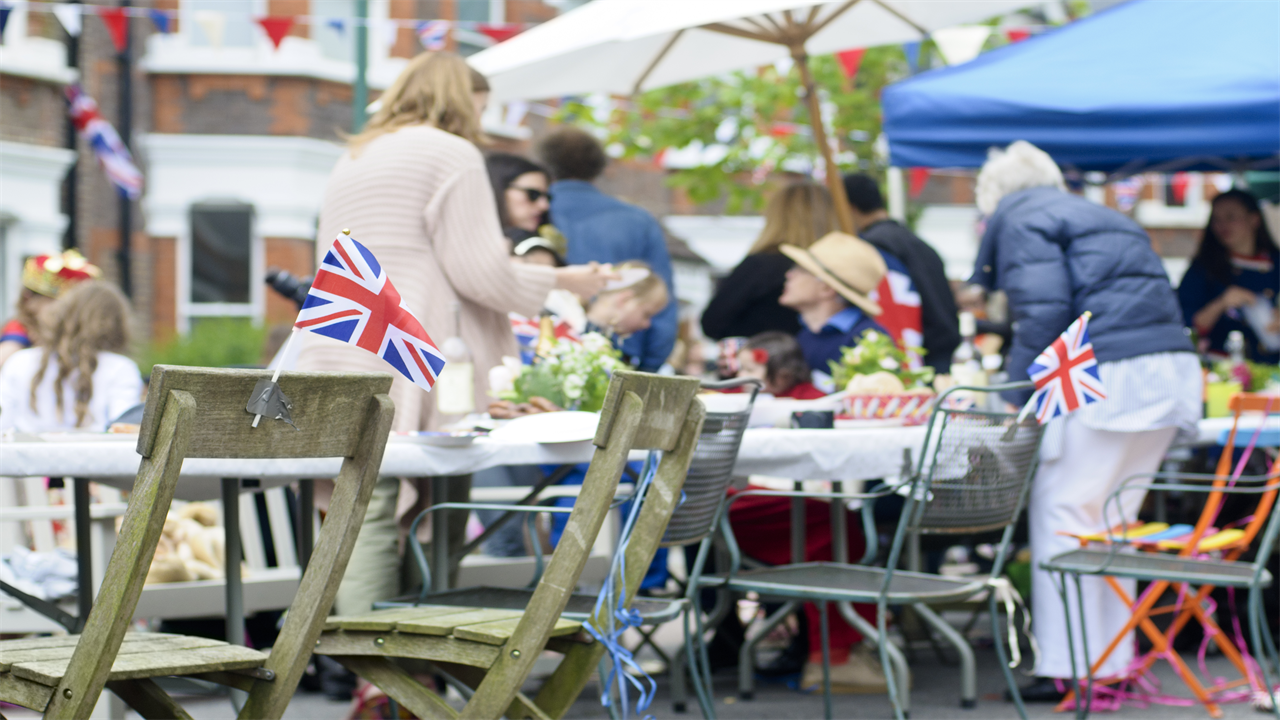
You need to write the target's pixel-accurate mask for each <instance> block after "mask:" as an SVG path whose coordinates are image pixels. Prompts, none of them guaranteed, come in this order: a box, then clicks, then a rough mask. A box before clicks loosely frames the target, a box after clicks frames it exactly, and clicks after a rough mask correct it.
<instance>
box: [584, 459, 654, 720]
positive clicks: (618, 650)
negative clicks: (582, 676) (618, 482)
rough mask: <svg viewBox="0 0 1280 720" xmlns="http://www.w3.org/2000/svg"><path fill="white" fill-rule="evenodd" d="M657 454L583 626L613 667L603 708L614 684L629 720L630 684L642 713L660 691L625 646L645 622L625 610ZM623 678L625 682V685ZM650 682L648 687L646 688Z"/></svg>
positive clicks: (636, 613)
mask: <svg viewBox="0 0 1280 720" xmlns="http://www.w3.org/2000/svg"><path fill="white" fill-rule="evenodd" d="M657 470H658V463H657V452H656V451H652V450H651V451H650V452H649V457H647V458H645V461H644V467H643V468H641V470H640V482H639V483H637V485H636V491H635V493H634V495H633V496H632V497H633V498H634V499H633V500H632V502H631V510H630V512H628V513H627V521H626V523H625V524H624V525H623V527H622V533H621V534H620V536H619V539H618V548H617V550H615V551H614V553H613V562H612V563H611V567H610V568H609V577H608V579H606V580H605V583H604V587H603V588H601V589H600V595H599V597H597V598H596V607H595V612H594V613H592V620H589V621H587V622H586V623H584V627H586V629H587V632H589V633H591V636H592V637H594V638H595V639H596V640H597V641H598V642H599V643H600V644H601V645H603V646H604V649H605V652H606V653H608V655H609V662H610V664H611V665H612V668H611V669H610V670H609V675H608V676H607V677H606V678H605V683H604V691H603V692H602V693H601V695H600V705H601V706H603V707H606V708H607V707H609V705H610V703H611V702H612V699H611V698H610V694H611V690H612V689H613V686H614V683H615V682H616V683H617V685H618V696H619V697H620V698H621V700H622V717H623V720H626V718H627V713H628V711H629V709H630V708H629V702H628V697H627V685H628V684H630V685H631V686H633V687H635V689H636V690H637V691H638V692H639V694H640V695H639V697H638V698H636V712H637V713H643V712H644V711H645V710H648V709H649V705H650V704H652V703H653V696H654V693H655V692H656V691H657V689H658V683H657V682H656V681H655V680H654V679H653V678H652V677H650V676H649V673H647V672H645V671H644V669H643V668H641V667H640V665H639V664H638V663H636V661H635V657H634V656H633V655H632V653H631V651H630V650H628V649H626V648H625V647H623V645H622V634H623V633H624V632H626V631H627V628H632V627H640V623H641V622H642V621H643V618H642V617H641V615H640V613H639V611H637V610H632V609H631V608H628V607H626V599H627V545H628V544H629V543H630V542H631V531H632V529H633V528H634V527H635V523H636V518H637V517H639V515H640V506H641V505H642V504H643V502H644V495H645V493H646V492H647V491H648V489H649V486H650V485H652V484H653V477H654V475H656V474H657ZM606 603H607V604H608V605H607V606H608V607H611V608H613V611H612V612H611V613H609V614H607V615H605V618H606V623H605V627H603V628H597V627H595V625H594V618H596V617H599V616H600V611H601V610H603V609H604V608H605V607H606ZM628 668H630V669H632V670H634V671H635V672H636V673H637V674H638V675H639V676H640V677H636V676H634V675H632V674H630V673H628V672H626V670H627V669H628ZM623 679H625V680H626V682H623ZM646 683H647V686H646ZM651 718H652V716H651V715H646V716H644V720H651Z"/></svg>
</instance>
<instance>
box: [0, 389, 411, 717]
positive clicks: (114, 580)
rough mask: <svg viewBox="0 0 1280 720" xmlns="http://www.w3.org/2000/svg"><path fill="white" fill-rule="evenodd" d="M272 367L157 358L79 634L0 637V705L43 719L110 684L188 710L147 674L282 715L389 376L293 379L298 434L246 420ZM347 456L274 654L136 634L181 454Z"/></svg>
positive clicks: (330, 578)
mask: <svg viewBox="0 0 1280 720" xmlns="http://www.w3.org/2000/svg"><path fill="white" fill-rule="evenodd" d="M269 377H270V373H269V372H267V371H253V370H212V369H208V368H190V367H172V366H165V365H157V366H156V367H155V369H154V370H152V373H151V389H150V393H149V396H148V399H147V406H146V414H145V415H144V417H143V421H142V429H141V431H140V433H139V436H138V454H140V455H141V456H142V465H141V467H140V468H139V469H138V476H137V480H136V481H135V482H134V486H133V492H132V493H131V494H130V496H129V507H128V510H126V511H125V515H124V520H123V524H122V526H121V528H120V534H119V537H118V538H117V540H116V546H115V550H114V551H113V552H112V554H111V561H110V563H109V564H108V565H107V569H106V574H105V576H104V579H103V582H102V586H101V588H100V589H99V591H98V597H97V600H96V602H95V604H94V606H93V610H92V611H91V612H90V613H89V618H88V621H87V622H86V623H85V627H84V632H83V633H82V634H80V635H69V636H62V637H46V638H35V639H30V640H12V641H6V642H0V700H3V701H6V702H11V703H15V704H17V705H22V706H24V707H28V708H31V709H33V710H37V711H41V712H43V713H44V715H45V717H46V718H55V717H56V718H85V717H88V716H89V713H90V712H92V710H93V707H94V705H95V703H96V702H97V701H98V696H99V695H100V694H101V693H102V688H103V686H104V685H105V686H106V687H107V688H109V689H110V690H111V691H112V692H114V693H116V694H117V695H119V696H120V697H121V698H122V699H123V700H124V701H125V702H126V703H128V704H129V705H130V706H132V707H133V708H134V709H135V710H137V711H138V713H139V714H141V715H142V716H143V717H145V718H161V717H163V718H188V717H189V715H188V714H187V713H186V712H185V711H184V710H183V709H182V707H181V706H180V705H178V704H177V703H176V702H174V700H173V699H172V698H170V697H169V696H168V695H167V694H165V692H164V691H163V690H162V689H161V688H160V686H159V685H157V684H156V683H155V681H154V680H152V678H155V677H160V676H169V675H182V676H190V677H197V678H200V679H204V680H209V681H212V682H216V683H220V684H223V685H228V686H231V687H235V688H239V689H241V690H245V691H248V693H249V695H248V701H247V702H246V704H245V706H244V708H243V709H242V710H241V712H240V717H242V718H278V717H280V716H281V715H282V714H283V713H284V709H285V706H286V705H288V703H289V700H290V698H292V697H293V693H294V690H295V688H296V687H297V684H298V680H299V678H301V676H302V673H303V671H304V670H305V669H306V664H307V661H308V659H309V657H310V654H311V648H312V647H313V646H314V645H315V643H316V638H317V637H319V635H320V631H321V629H322V628H323V626H324V622H325V617H326V616H327V615H328V614H329V608H330V606H331V605H332V603H333V598H334V595H335V594H336V593H337V589H338V583H339V581H341V579H342V575H343V573H344V572H345V570H346V567H347V560H348V559H349V558H350V557H351V548H352V547H353V546H354V545H355V539H356V534H357V533H358V532H359V530H360V524H361V522H362V521H363V519H364V515H365V509H366V508H367V506H368V504H369V496H370V494H371V493H372V492H373V486H374V483H375V481H376V480H377V476H378V469H379V467H380V466H381V464H382V452H383V449H384V448H385V447H386V443H387V437H388V436H389V434H390V430H391V416H392V413H393V407H392V404H391V399H390V397H388V395H387V392H388V390H390V388H391V376H390V375H388V374H385V373H284V374H283V375H281V377H280V380H279V382H280V387H281V389H282V390H283V391H284V393H285V394H286V395H288V396H289V398H290V399H291V400H292V401H293V413H292V415H293V418H294V421H295V423H296V424H297V429H294V428H293V427H291V426H289V425H287V424H285V423H283V422H277V421H274V420H265V421H263V422H262V423H261V424H259V426H258V427H257V428H252V427H250V423H251V422H252V416H251V415H250V414H249V413H248V412H247V411H246V410H245V404H246V403H247V402H248V399H249V397H250V395H251V393H252V391H253V388H254V385H255V383H257V382H258V380H260V379H263V378H269ZM187 457H202V458H311V457H341V458H344V460H343V463H342V470H341V472H340V473H339V475H338V478H337V480H336V481H335V489H334V495H333V502H332V504H331V505H330V507H329V514H328V516H327V518H326V520H325V523H324V526H323V528H322V530H321V532H320V536H319V538H318V540H317V543H316V548H315V552H314V554H313V555H312V559H311V562H310V564H309V565H308V567H307V570H306V573H305V574H304V575H303V577H302V582H301V584H300V586H299V588H298V594H297V597H296V598H295V599H294V602H293V605H292V606H291V610H290V612H289V613H288V615H287V617H286V618H285V624H284V628H283V629H282V630H281V632H280V636H279V638H278V639H277V640H276V644H275V646H274V647H273V648H272V652H271V654H270V656H268V655H267V654H265V653H262V652H259V651H257V650H251V649H249V648H245V647H240V646H237V645H228V644H227V643H224V642H219V641H216V640H209V639H205V638H195V637H185V636H181V635H169V634H158V633H129V632H127V630H128V628H129V625H130V624H131V623H132V620H133V613H134V608H135V607H136V606H137V604H138V597H139V595H140V594H141V593H142V584H143V580H144V579H145V578H146V575H147V569H148V568H149V567H150V565H151V559H152V557H153V556H154V554H155V549H156V543H157V542H158V540H159V537H160V531H161V529H162V528H163V526H164V520H165V515H166V513H167V512H168V510H169V506H170V504H171V502H172V500H173V493H174V489H175V488H176V486H177V483H178V476H179V472H180V471H181V468H182V461H183V459H184V458H187Z"/></svg>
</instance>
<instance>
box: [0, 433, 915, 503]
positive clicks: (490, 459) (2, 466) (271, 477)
mask: <svg viewBox="0 0 1280 720" xmlns="http://www.w3.org/2000/svg"><path fill="white" fill-rule="evenodd" d="M923 441H924V428H923V427H913V428H868V429H859V430H782V429H771V428H759V429H751V430H747V432H746V435H745V437H744V438H743V442H742V450H741V452H740V453H739V455H738V463H737V465H736V466H735V472H736V473H737V474H740V475H771V476H775V477H786V478H797V479H838V480H867V479H871V478H879V477H884V476H886V475H895V474H897V472H898V471H899V469H900V468H901V467H902V451H903V449H904V448H911V449H912V452H913V456H914V453H918V452H919V447H920V444H921V443H922V442H923ZM136 444H137V437H136V436H133V435H92V436H84V437H83V438H76V437H75V436H72V435H58V436H51V437H49V438H48V439H46V440H42V441H36V440H31V439H28V440H24V441H20V442H0V476H6V477H23V476H30V475H42V476H52V477H81V478H90V479H93V480H98V481H102V482H107V483H109V484H111V485H114V486H116V487H120V488H123V489H128V488H129V487H130V486H131V485H132V483H133V476H134V475H136V474H137V471H138V464H139V462H140V458H139V457H138V454H137V452H136V451H135V446H136ZM592 450H593V446H592V445H591V443H590V442H578V443H566V444H559V445H543V444H537V443H515V442H508V441H501V440H498V439H496V438H481V439H479V440H476V441H475V442H474V443H472V444H471V445H470V446H468V447H460V448H459V447H451V448H445V447H435V446H431V445H424V444H421V443H419V442H415V441H412V440H410V439H406V438H400V437H393V438H392V439H391V441H390V442H388V443H387V450H386V454H385V455H384V457H383V460H382V474H384V475H391V476H403V477H421V476H428V475H465V474H467V473H471V472H474V471H476V470H480V469H483V468H488V467H494V466H498V465H544V464H547V465H564V464H569V463H583V462H589V461H590V460H591V455H592ZM642 457H643V454H637V455H636V459H641V458H642ZM340 464H341V460H340V459H337V458H330V459H306V460H226V459H206V458H188V459H187V460H186V461H185V462H184V463H183V466H182V476H183V482H182V483H180V484H179V485H178V491H177V497H179V498H180V499H183V500H210V499H216V498H218V497H219V492H220V490H219V484H218V483H217V482H215V481H216V480H218V479H219V478H225V477H233V478H258V479H260V480H261V481H262V486H263V487H272V486H277V485H282V484H285V483H288V482H291V481H292V480H295V479H297V478H326V477H333V476H334V475H336V474H337V472H338V467H339V465H340Z"/></svg>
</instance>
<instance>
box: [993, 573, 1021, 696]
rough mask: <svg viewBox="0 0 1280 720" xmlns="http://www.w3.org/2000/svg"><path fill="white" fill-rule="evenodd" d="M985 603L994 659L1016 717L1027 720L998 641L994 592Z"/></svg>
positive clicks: (999, 640) (1018, 692)
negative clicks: (994, 650)
mask: <svg viewBox="0 0 1280 720" xmlns="http://www.w3.org/2000/svg"><path fill="white" fill-rule="evenodd" d="M987 603H988V605H989V609H988V614H989V615H991V637H992V638H993V639H994V640H995V646H996V658H997V659H999V661H1000V670H1001V672H1003V673H1004V681H1005V684H1007V685H1008V686H1009V695H1010V697H1012V698H1013V707H1014V708H1015V709H1016V710H1017V711H1018V717H1019V718H1022V720H1027V707H1026V706H1025V705H1023V704H1022V691H1021V690H1020V689H1019V688H1018V683H1017V682H1016V681H1015V680H1014V677H1013V668H1011V667H1009V659H1008V658H1007V657H1005V654H1004V641H1003V640H1001V639H1000V612H999V609H998V607H997V605H996V595H995V593H994V592H990V591H989V592H988V593H987ZM1017 641H1018V640H1017V637H1016V636H1014V637H1011V638H1009V642H1017Z"/></svg>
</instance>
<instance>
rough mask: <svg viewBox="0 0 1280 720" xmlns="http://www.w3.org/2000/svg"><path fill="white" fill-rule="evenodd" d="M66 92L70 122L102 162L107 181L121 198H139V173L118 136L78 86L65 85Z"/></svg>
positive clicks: (140, 186) (140, 175)
mask: <svg viewBox="0 0 1280 720" xmlns="http://www.w3.org/2000/svg"><path fill="white" fill-rule="evenodd" d="M66 93H67V100H68V101H69V102H70V103H71V108H70V110H69V114H70V115H71V122H72V123H73V124H74V125H75V126H76V131H77V132H79V133H80V136H81V137H83V138H84V139H85V140H86V141H88V143H89V146H90V147H92V148H93V154H94V155H97V156H98V161H99V162H101V163H102V169H103V170H105V171H106V173H107V179H108V180H110V181H111V184H112V185H115V186H116V189H118V190H119V191H120V194H121V195H124V196H126V197H128V198H129V199H130V200H137V199H138V198H139V197H140V196H141V195H142V173H141V172H140V171H139V170H138V166H137V165H134V164H133V156H132V155H131V154H130V153H129V148H128V147H126V146H125V144H124V143H123V142H122V141H121V140H120V135H119V134H117V133H116V129H115V128H114V127H112V125H111V123H109V122H107V121H106V120H103V119H102V116H101V115H99V114H98V104H97V103H96V102H94V101H93V98H91V97H89V96H88V95H86V94H85V92H84V90H82V89H81V88H80V86H79V85H78V84H75V83H72V84H71V85H68V86H67V89H66Z"/></svg>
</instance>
